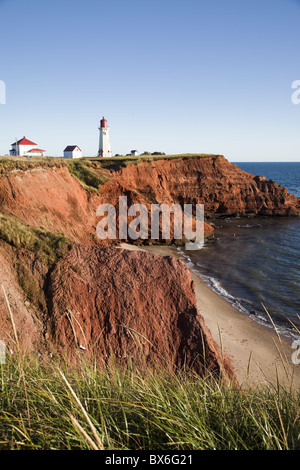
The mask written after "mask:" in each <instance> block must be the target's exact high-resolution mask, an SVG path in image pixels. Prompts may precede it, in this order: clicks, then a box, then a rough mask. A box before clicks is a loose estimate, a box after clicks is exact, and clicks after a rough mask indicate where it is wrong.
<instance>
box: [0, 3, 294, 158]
mask: <svg viewBox="0 0 300 470" xmlns="http://www.w3.org/2000/svg"><path fill="white" fill-rule="evenodd" d="M0 21H1V28H0V44H1V46H0V47H1V62H0V80H2V81H4V82H5V83H6V104H0V155H4V154H7V153H8V151H9V149H10V144H11V143H12V142H13V141H14V140H15V138H16V137H18V138H21V137H23V136H24V135H25V136H26V137H27V138H29V139H31V140H33V141H35V142H36V143H38V145H39V147H41V148H44V149H46V151H47V155H52V156H61V155H62V152H63V149H64V148H65V146H66V145H73V144H77V145H79V146H80V147H81V148H82V150H83V154H84V155H96V153H97V150H98V125H99V120H100V119H101V118H102V116H105V117H106V119H107V120H108V125H109V127H110V138H111V146H112V152H113V155H114V154H116V153H120V154H124V153H128V152H129V151H130V150H131V149H138V150H139V152H143V151H150V152H153V151H156V150H158V151H163V152H165V153H182V152H191V153H198V152H199V153H200V152H201V153H219V154H223V155H225V156H226V158H228V159H229V160H230V161H275V160H277V161H300V104H299V105H295V104H292V101H291V95H292V92H293V90H292V88H291V84H292V82H293V81H294V80H300V62H299V45H300V26H299V25H300V0H251V1H247V0H226V1H225V0H209V1H208V0H180V1H179V0H106V1H103V0H82V1H78V0H51V1H45V0H44V1H41V0H26V1H24V0H0Z"/></svg>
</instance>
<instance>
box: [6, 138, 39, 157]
mask: <svg viewBox="0 0 300 470" xmlns="http://www.w3.org/2000/svg"><path fill="white" fill-rule="evenodd" d="M11 147H12V148H11V150H10V151H9V155H10V156H12V157H17V156H18V157H43V156H44V154H45V152H46V150H42V149H39V148H37V144H36V143H35V142H32V141H31V140H28V139H26V137H25V136H24V137H23V139H20V140H18V141H16V142H14V143H13V144H11Z"/></svg>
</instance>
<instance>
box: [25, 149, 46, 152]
mask: <svg viewBox="0 0 300 470" xmlns="http://www.w3.org/2000/svg"><path fill="white" fill-rule="evenodd" d="M28 152H46V150H42V149H31V150H28Z"/></svg>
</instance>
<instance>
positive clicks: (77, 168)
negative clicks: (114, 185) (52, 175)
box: [67, 160, 108, 191]
mask: <svg viewBox="0 0 300 470" xmlns="http://www.w3.org/2000/svg"><path fill="white" fill-rule="evenodd" d="M67 164H68V169H69V172H70V173H71V175H73V176H74V177H75V178H76V179H77V180H78V181H79V182H80V184H81V185H82V186H83V187H84V189H86V190H88V191H98V190H99V188H100V186H101V185H102V184H104V183H106V181H108V178H106V177H105V176H103V175H99V174H97V173H96V172H95V171H94V170H93V169H92V168H91V167H90V165H89V162H87V161H84V160H71V161H68V163H67Z"/></svg>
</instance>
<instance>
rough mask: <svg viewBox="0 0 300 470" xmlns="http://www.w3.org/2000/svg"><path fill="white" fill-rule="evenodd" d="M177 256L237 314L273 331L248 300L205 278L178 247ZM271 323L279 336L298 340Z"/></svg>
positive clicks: (290, 331)
mask: <svg viewBox="0 0 300 470" xmlns="http://www.w3.org/2000/svg"><path fill="white" fill-rule="evenodd" d="M177 251H178V254H179V255H180V257H181V258H182V259H183V261H184V263H185V265H186V267H187V268H188V269H189V270H190V271H192V272H193V273H195V274H196V275H197V276H198V277H199V278H200V279H201V280H202V281H203V282H204V283H205V284H206V285H207V286H208V287H210V288H211V289H212V290H213V291H214V292H215V293H216V294H218V295H220V296H221V297H222V298H223V299H225V300H226V301H227V302H229V303H230V304H231V305H232V306H233V307H234V308H236V309H237V310H238V311H239V312H241V313H242V314H244V315H247V316H249V317H250V318H251V319H252V320H253V321H255V322H257V323H259V324H261V325H263V326H265V327H267V328H269V329H271V330H274V326H273V325H272V324H271V322H270V320H269V318H267V316H264V314H263V313H261V312H257V311H255V310H254V309H253V305H252V303H251V301H250V300H248V299H239V298H236V297H234V296H233V295H231V294H230V293H229V292H228V291H227V290H226V289H225V288H224V287H223V286H222V285H221V283H220V281H218V280H217V279H215V278H214V277H212V276H207V275H205V274H203V273H202V272H201V271H200V270H199V269H197V266H198V267H202V265H201V264H200V263H194V262H193V261H192V260H191V258H190V257H189V256H188V255H187V254H186V253H185V252H184V251H183V250H182V249H181V248H179V247H177ZM243 304H247V305H248V306H249V308H246V307H245V306H244V305H243ZM273 323H274V325H275V327H276V330H277V332H278V334H279V335H281V336H284V337H286V338H287V339H290V340H292V341H293V340H295V339H297V338H299V333H295V331H293V329H292V328H291V327H288V326H285V325H281V324H278V323H276V322H275V321H274V319H273Z"/></svg>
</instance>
